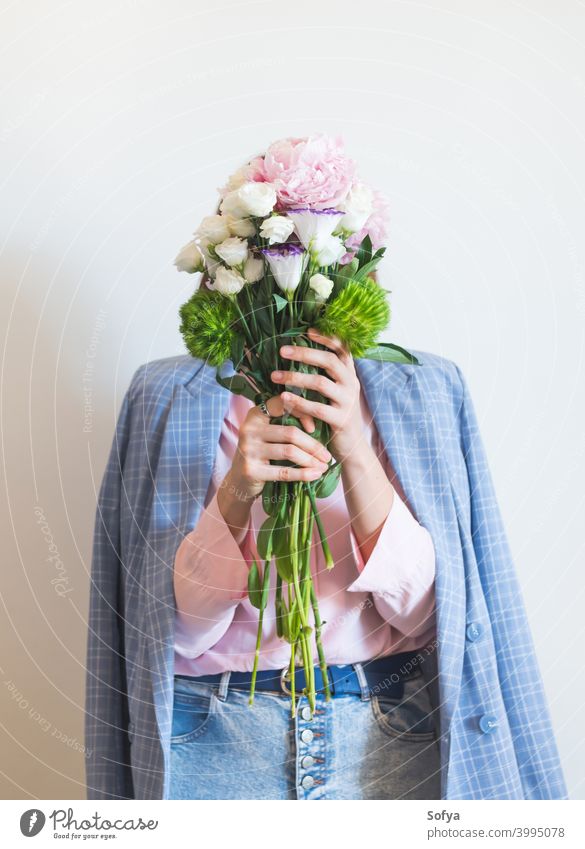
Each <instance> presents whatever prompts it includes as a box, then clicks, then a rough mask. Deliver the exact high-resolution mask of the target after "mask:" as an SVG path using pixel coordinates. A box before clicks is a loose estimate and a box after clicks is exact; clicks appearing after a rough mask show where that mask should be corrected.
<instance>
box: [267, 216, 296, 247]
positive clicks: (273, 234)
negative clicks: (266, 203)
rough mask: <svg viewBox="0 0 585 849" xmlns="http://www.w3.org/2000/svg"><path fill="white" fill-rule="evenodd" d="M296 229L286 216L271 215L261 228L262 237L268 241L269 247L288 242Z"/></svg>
mask: <svg viewBox="0 0 585 849" xmlns="http://www.w3.org/2000/svg"><path fill="white" fill-rule="evenodd" d="M294 229H295V225H294V222H293V221H291V220H290V218H287V217H286V216H285V215H271V216H270V218H265V219H264V221H263V222H262V224H261V226H260V235H261V236H263V237H264V238H265V239H268V244H269V245H274V244H277V243H278V242H286V240H287V239H288V237H289V236H290V234H291V233H292V231H293V230H294Z"/></svg>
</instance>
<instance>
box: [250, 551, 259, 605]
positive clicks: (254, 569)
mask: <svg viewBox="0 0 585 849" xmlns="http://www.w3.org/2000/svg"><path fill="white" fill-rule="evenodd" d="M248 597H249V599H250V604H251V605H252V606H253V607H256V608H257V609H258V610H260V605H261V603H262V593H261V590H260V572H259V571H258V564H257V563H256V558H254V560H253V562H252V565H251V567H250V571H249V572H248Z"/></svg>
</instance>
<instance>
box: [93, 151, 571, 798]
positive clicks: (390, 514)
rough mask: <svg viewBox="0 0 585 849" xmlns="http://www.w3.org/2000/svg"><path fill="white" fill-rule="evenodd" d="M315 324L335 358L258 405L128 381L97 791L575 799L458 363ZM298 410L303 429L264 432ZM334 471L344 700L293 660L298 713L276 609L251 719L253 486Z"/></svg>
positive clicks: (102, 627)
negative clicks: (356, 351)
mask: <svg viewBox="0 0 585 849" xmlns="http://www.w3.org/2000/svg"><path fill="white" fill-rule="evenodd" d="M295 143H296V142H295ZM294 176H295V180H294V181H291V186H293V188H296V187H297V186H298V181H297V180H296V175H294ZM289 188H290V187H289ZM311 333H312V334H313V339H314V340H315V341H316V342H319V343H320V345H321V346H323V348H322V349H316V348H307V347H300V346H298V345H294V344H292V345H289V346H287V347H288V350H285V348H284V347H281V349H280V354H281V357H282V361H283V362H286V361H288V362H290V367H289V368H281V370H280V372H279V373H277V372H273V374H272V375H271V380H272V382H273V383H274V385H276V386H280V387H282V391H281V392H278V393H276V394H275V395H274V396H273V397H272V398H270V399H269V400H268V402H267V409H266V410H265V411H263V410H262V408H261V407H256V406H255V405H254V404H253V403H252V402H250V401H246V400H245V399H242V398H241V397H238V396H232V395H231V394H230V393H229V392H228V390H226V389H225V388H223V386H221V385H220V384H219V383H218V382H217V381H216V379H215V368H212V367H211V366H209V365H208V364H207V363H206V362H205V361H204V360H202V359H196V358H194V357H191V356H179V357H170V358H165V359H162V360H157V361H154V362H149V363H146V364H145V365H143V366H141V367H140V368H139V369H138V370H137V371H136V373H135V374H134V377H133V379H132V381H131V384H130V387H129V389H128V391H127V393H126V395H125V397H124V400H123V403H122V409H121V412H120V416H119V421H118V426H117V429H116V434H115V438H114V443H113V446H112V450H111V453H110V457H109V461H108V465H107V468H106V471H105V475H104V478H103V481H102V485H101V489H100V493H99V498H98V506H97V513H96V526H95V535H94V550H93V562H92V585H91V594H90V611H89V635H88V645H87V679H86V749H87V751H88V757H87V759H86V764H87V767H86V769H87V792H88V798H92V799H101V798H136V799H161V798H162V799H168V798H182V799H203V798H211V799H214V798H221V799H237V798H248V799H255V798H262V799H280V798H284V799H415V798H422V799H438V798H443V799H557V798H562V799H564V798H567V793H566V787H565V783H564V777H563V773H562V770H561V766H560V763H559V759H558V752H557V749H556V744H555V740H554V735H553V732H552V728H551V722H550V715H549V711H548V706H547V703H546V697H545V694H544V689H543V684H542V679H541V676H540V672H539V668H538V664H537V661H536V658H535V654H534V647H533V644H532V639H531V635H530V630H529V627H528V621H527V617H526V613H525V609H524V606H523V601H522V596H521V592H520V587H519V584H518V580H517V577H516V574H515V569H514V564H513V562H512V558H511V553H510V550H509V546H508V543H507V539H506V534H505V530H504V527H503V523H502V518H501V515H500V512H499V508H498V504H497V500H496V497H495V494H494V489H493V484H492V480H491V476H490V473H489V469H488V465H487V461H486V457H485V452H484V449H483V445H482V441H481V437H480V433H479V430H478V424H477V419H476V416H475V412H474V409H473V404H472V402H471V399H470V396H469V391H468V388H467V385H466V382H465V380H464V378H463V376H462V374H461V371H460V369H459V368H458V367H457V366H456V365H455V364H454V363H453V362H451V361H449V360H446V359H444V358H442V357H439V356H436V355H433V354H429V353H425V352H418V351H415V352H413V353H414V354H415V355H416V357H417V359H418V360H419V363H420V364H419V365H411V364H397V363H390V362H377V361H373V360H368V359H361V358H355V359H352V357H351V356H350V354H349V353H348V350H347V349H346V347H345V346H344V345H343V344H341V342H340V340H339V339H338V338H336V337H334V336H324V335H321V334H319V333H318V332H317V331H316V330H312V331H311ZM303 362H304V363H308V364H310V365H312V366H319V367H320V368H321V371H322V376H321V378H320V379H319V380H318V383H317V377H316V376H313V375H310V374H307V373H304V372H303V371H302V370H300V369H298V368H295V366H296V365H298V364H299V363H303ZM298 387H302V388H304V389H317V390H318V391H319V392H320V393H321V394H322V395H323V397H324V399H325V400H326V401H327V402H328V403H320V402H315V401H308V400H304V399H302V398H300V397H299V396H298V395H297V394H295V393H294V390H295V389H296V388H298ZM285 409H286V410H289V411H290V412H292V413H293V414H294V415H296V416H297V417H298V418H299V420H300V421H301V424H302V425H303V428H302V429H301V428H294V427H290V428H289V427H282V426H280V425H277V424H275V423H273V422H272V421H271V420H270V419H271V416H278V415H280V414H281V413H282V412H283V410H285ZM266 413H268V415H266ZM318 419H322V420H324V421H327V423H328V424H329V426H330V428H331V433H332V439H331V441H330V442H329V443H328V446H327V448H324V447H323V446H322V445H320V444H319V442H318V441H317V440H316V439H313V438H312V437H311V432H312V431H313V430H314V427H315V421H316V420H318ZM331 457H334V458H335V459H336V460H338V461H342V470H343V471H342V481H341V485H340V486H338V487H337V489H336V490H335V491H334V492H333V493H332V494H331V495H330V496H329V497H328V498H326V499H323V500H322V501H321V503H320V512H321V514H322V517H323V522H324V524H325V529H326V532H327V537H328V539H329V541H330V544H331V547H332V549H333V553H334V559H335V568H334V569H332V570H327V569H325V568H324V565H323V562H322V560H321V549H320V547H319V546H318V545H315V544H313V547H312V552H311V558H312V559H311V572H312V576H313V581H314V585H315V587H316V591H317V595H318V599H319V607H320V609H321V613H322V618H323V619H324V620H325V622H324V626H323V634H322V638H323V648H324V651H325V656H326V659H327V662H328V664H329V666H328V677H329V680H330V681H331V682H332V694H331V698H330V699H329V700H328V699H326V698H325V695H324V692H323V684H324V682H323V679H322V678H321V673H320V669H319V666H318V665H316V666H315V682H316V688H317V703H316V710H315V712H314V713H313V714H311V711H310V710H307V704H306V701H305V696H304V695H302V690H303V686H304V678H303V673H302V672H301V670H300V669H298V670H297V672H296V674H295V681H294V684H295V692H296V694H297V699H298V701H297V704H296V707H297V710H296V714H295V716H294V718H293V717H291V686H292V683H293V682H292V681H291V680H290V675H288V674H287V668H288V658H289V647H288V645H287V644H286V643H283V642H282V641H281V640H279V639H277V637H276V633H275V630H276V629H275V622H274V618H273V616H271V613H270V612H271V611H272V610H273V608H274V605H273V603H271V601H272V600H270V601H269V603H268V606H267V608H266V611H265V621H264V631H263V640H262V648H261V654H260V657H259V664H258V665H259V672H258V675H257V678H256V687H255V697H254V703H253V705H252V706H251V707H250V706H248V693H249V689H250V679H251V675H250V672H251V670H252V667H253V664H254V653H255V645H256V625H257V611H256V610H255V608H253V607H252V606H251V604H250V602H249V600H248V598H247V591H246V590H247V575H248V570H249V565H250V563H251V561H252V557H254V556H255V554H257V552H255V546H254V538H255V531H256V530H257V528H258V527H259V524H260V523H261V522H262V519H263V517H264V514H263V511H262V504H261V500H260V499H259V498H258V495H259V493H260V492H261V490H262V488H263V486H264V484H265V482H266V481H267V480H273V479H275V476H277V475H279V476H280V475H283V474H285V475H288V480H291V481H292V480H298V481H301V480H304V481H306V480H315V479H317V478H318V477H319V476H320V475H321V474H322V473H323V471H324V469H325V468H326V464H327V462H328V461H329V460H330V458H331ZM279 459H288V460H292V461H293V464H294V465H292V466H291V465H289V466H282V465H281V466H278V465H275V464H274V463H271V462H270V461H271V460H279ZM271 592H272V593H274V587H272V588H271ZM313 660H314V661H315V662H316V660H317V658H316V656H315V655H314V657H313ZM298 694H301V696H300V698H298Z"/></svg>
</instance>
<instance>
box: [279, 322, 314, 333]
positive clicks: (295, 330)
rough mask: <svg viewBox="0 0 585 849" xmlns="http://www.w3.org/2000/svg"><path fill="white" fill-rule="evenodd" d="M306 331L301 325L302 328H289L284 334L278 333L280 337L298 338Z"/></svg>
mask: <svg viewBox="0 0 585 849" xmlns="http://www.w3.org/2000/svg"><path fill="white" fill-rule="evenodd" d="M306 329H307V325H306V324H305V325H303V327H290V328H289V329H288V330H285V331H284V333H280V334H279V335H280V336H300V335H301V334H302V333H304V332H305V330H306Z"/></svg>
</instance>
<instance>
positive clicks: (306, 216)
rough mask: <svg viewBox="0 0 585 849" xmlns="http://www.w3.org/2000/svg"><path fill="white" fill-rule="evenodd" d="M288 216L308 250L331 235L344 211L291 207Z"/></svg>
mask: <svg viewBox="0 0 585 849" xmlns="http://www.w3.org/2000/svg"><path fill="white" fill-rule="evenodd" d="M287 215H288V217H289V218H290V219H291V220H292V222H293V224H294V228H295V232H296V234H297V236H298V237H299V239H300V241H301V244H302V245H303V247H305V248H306V249H307V250H311V249H312V247H313V246H314V245H315V244H317V243H321V242H323V241H325V239H326V238H327V237H328V236H330V235H331V234H332V233H333V231H334V230H335V228H336V227H337V225H338V224H339V220H340V219H341V218H342V216H343V213H342V212H339V210H337V209H320V210H318V209H308V208H307V209H289V210H287Z"/></svg>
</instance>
